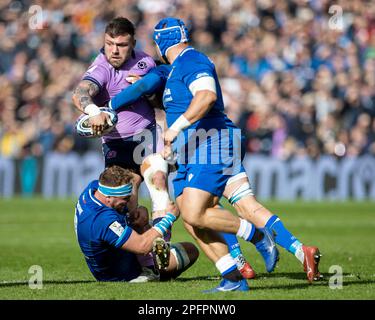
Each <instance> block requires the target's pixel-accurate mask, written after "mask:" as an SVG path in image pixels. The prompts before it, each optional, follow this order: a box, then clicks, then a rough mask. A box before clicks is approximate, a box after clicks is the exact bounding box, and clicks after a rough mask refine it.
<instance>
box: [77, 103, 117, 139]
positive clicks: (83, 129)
mask: <svg viewBox="0 0 375 320" xmlns="http://www.w3.org/2000/svg"><path fill="white" fill-rule="evenodd" d="M100 110H101V111H102V112H105V113H107V114H108V115H109V118H110V119H111V121H112V126H110V125H108V124H107V126H106V127H105V128H104V130H103V133H102V135H104V134H106V133H109V132H111V131H112V129H113V128H114V127H115V126H116V124H117V121H118V117H117V113H116V112H115V111H113V110H112V109H110V108H107V107H103V108H100ZM89 118H90V117H89V115H88V114H85V113H83V114H81V115H80V116H79V117H78V118H77V120H76V124H75V128H76V131H77V133H78V134H79V135H80V136H82V137H86V138H97V137H98V136H97V135H94V134H93V133H92V130H91V126H90V123H89Z"/></svg>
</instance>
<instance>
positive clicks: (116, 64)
mask: <svg viewBox="0 0 375 320" xmlns="http://www.w3.org/2000/svg"><path fill="white" fill-rule="evenodd" d="M118 58H120V57H118ZM107 60H108V62H109V63H110V64H111V66H112V67H114V68H120V67H121V66H122V65H123V64H124V62H125V58H122V59H113V57H110V58H109V59H108V58H107Z"/></svg>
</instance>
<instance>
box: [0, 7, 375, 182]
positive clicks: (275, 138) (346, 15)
mask: <svg viewBox="0 0 375 320" xmlns="http://www.w3.org/2000/svg"><path fill="white" fill-rule="evenodd" d="M165 3H166V1H161V0H152V1H150V0H138V1H137V0H126V1H119V0H117V1H116V0H112V1H102V0H83V1H80V2H76V1H73V0H64V1H61V0H53V1H51V0H48V1H47V0H33V1H31V0H15V1H11V0H3V1H1V3H0V56H1V59H0V152H1V155H2V156H7V157H14V158H24V159H29V160H28V161H29V162H25V163H28V166H31V164H32V161H31V160H30V159H32V158H30V157H31V156H30V154H32V152H31V151H30V150H39V151H38V152H40V153H42V154H43V153H46V152H49V151H51V150H54V151H59V152H69V151H70V150H75V151H78V152H84V151H86V150H88V149H98V148H99V143H98V142H97V141H95V140H88V139H83V138H80V137H78V136H77V135H75V134H74V132H73V126H74V122H75V119H76V118H77V116H78V114H77V112H76V111H75V109H74V108H72V106H71V102H70V101H71V91H72V89H73V88H74V87H75V85H76V84H77V82H78V81H79V79H80V76H81V75H82V74H83V72H84V70H86V68H87V66H88V65H89V63H90V61H92V59H93V58H94V57H95V56H96V55H97V53H98V51H99V50H100V48H101V46H102V40H103V31H104V27H105V25H106V23H107V22H108V21H109V20H110V19H111V18H113V17H115V16H120V15H123V16H126V17H128V18H129V19H130V20H132V21H133V22H134V24H135V25H136V27H137V35H136V36H137V46H138V48H139V49H142V50H145V51H146V52H148V53H149V54H151V55H153V54H154V52H153V46H152V41H151V35H152V30H153V27H154V25H155V24H156V22H157V21H158V20H159V19H160V18H161V17H163V16H165V15H174V16H178V17H180V18H182V19H183V20H185V22H186V23H187V25H188V27H189V29H190V30H191V35H192V40H193V46H195V47H196V48H197V49H199V50H202V51H204V52H205V53H207V54H208V55H209V56H210V57H211V58H212V59H213V61H214V62H215V63H216V66H217V71H218V74H219V76H220V78H221V79H222V80H221V84H222V90H223V94H224V100H225V106H226V111H227V113H228V116H229V117H230V118H231V119H232V120H233V121H234V122H235V123H236V124H237V125H238V126H239V127H240V128H241V129H243V130H244V134H245V136H246V138H247V148H248V151H249V152H252V153H262V154H266V155H271V156H273V157H277V158H280V159H288V158H289V157H292V156H293V155H296V154H307V155H310V156H311V157H314V158H317V157H319V156H320V155H321V154H330V155H334V156H337V157H343V156H346V155H349V156H357V155H362V154H365V153H369V154H374V155H375V6H374V5H373V1H371V0H368V1H366V0H338V1H329V0H311V1H302V0H207V1H200V0H193V1H190V0H189V1H188V0H170V1H168V5H166V4H165ZM334 4H335V5H338V6H340V7H341V8H342V13H343V16H342V17H336V19H335V20H332V19H333V18H334V17H333V16H332V14H330V13H329V8H330V7H331V6H332V5H334ZM32 5H37V6H40V8H41V9H42V11H41V13H42V15H41V16H38V17H37V16H32V14H31V13H29V8H30V7H31V6H32ZM40 17H41V18H42V21H41V23H40V24H39V25H38V26H40V29H38V28H36V29H35V28H34V29H33V28H30V19H32V18H33V19H34V18H40ZM332 23H333V25H332ZM335 23H336V24H335ZM335 26H336V27H335ZM30 181H32V179H30ZM28 188H30V189H32V183H31V182H29V187H28Z"/></svg>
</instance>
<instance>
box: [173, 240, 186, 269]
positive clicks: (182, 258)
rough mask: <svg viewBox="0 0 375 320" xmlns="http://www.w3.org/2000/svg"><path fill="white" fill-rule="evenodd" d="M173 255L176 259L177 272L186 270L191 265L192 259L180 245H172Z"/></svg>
mask: <svg viewBox="0 0 375 320" xmlns="http://www.w3.org/2000/svg"><path fill="white" fill-rule="evenodd" d="M171 254H173V256H174V257H175V258H176V263H177V270H181V269H184V268H186V267H187V266H188V265H189V263H190V258H189V255H188V253H187V252H186V249H185V247H184V246H183V245H182V244H180V243H174V244H172V245H171Z"/></svg>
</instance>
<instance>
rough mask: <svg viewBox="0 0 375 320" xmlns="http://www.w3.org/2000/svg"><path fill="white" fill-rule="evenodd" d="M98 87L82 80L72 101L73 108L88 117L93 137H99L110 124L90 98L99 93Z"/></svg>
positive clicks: (106, 116) (105, 115)
mask: <svg viewBox="0 0 375 320" xmlns="http://www.w3.org/2000/svg"><path fill="white" fill-rule="evenodd" d="M99 90H100V88H99V86H98V85H97V84H95V83H94V82H92V81H89V80H82V81H81V82H80V83H79V84H78V86H77V87H76V89H75V90H74V92H73V96H72V100H73V104H74V106H75V107H76V108H77V109H78V110H79V111H81V112H84V113H86V114H88V115H89V116H90V120H89V121H90V124H91V128H92V131H93V133H94V134H95V135H98V136H100V135H101V134H102V132H103V130H104V128H105V126H106V124H107V123H108V124H111V120H110V119H109V116H108V115H107V114H106V113H104V112H101V111H100V109H99V107H98V106H97V105H95V104H94V102H93V101H92V98H93V97H95V96H96V95H97V94H98V93H99Z"/></svg>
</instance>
